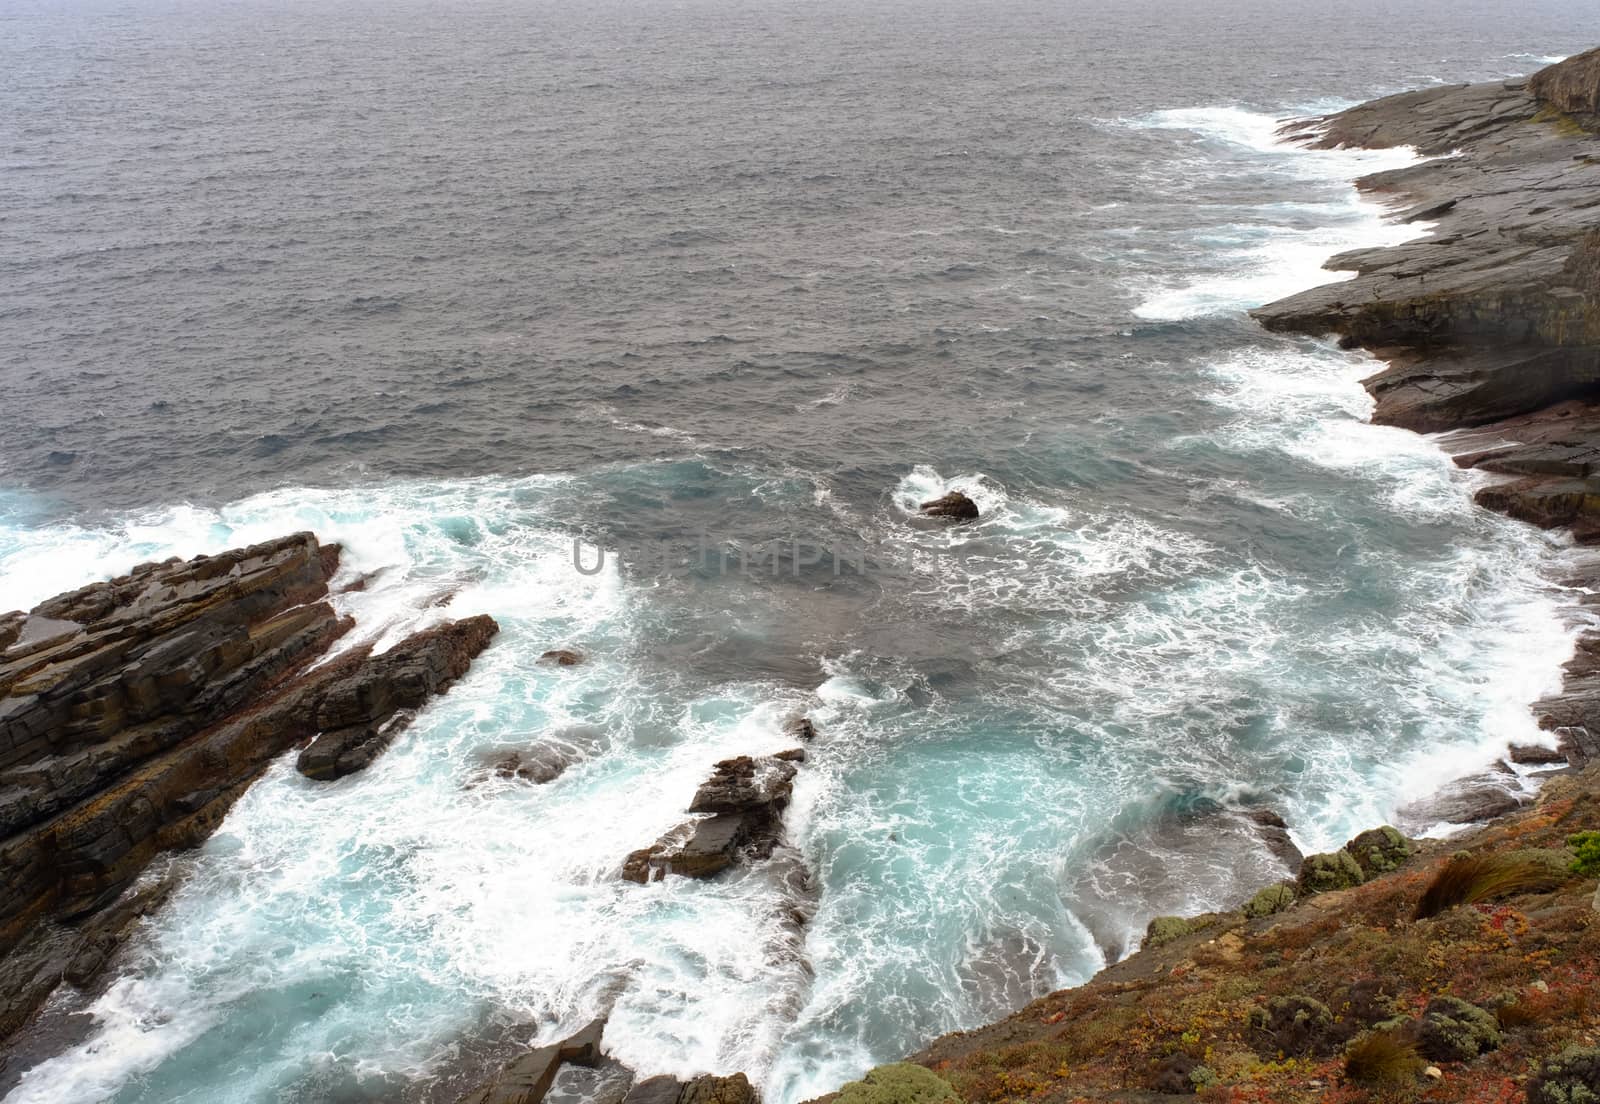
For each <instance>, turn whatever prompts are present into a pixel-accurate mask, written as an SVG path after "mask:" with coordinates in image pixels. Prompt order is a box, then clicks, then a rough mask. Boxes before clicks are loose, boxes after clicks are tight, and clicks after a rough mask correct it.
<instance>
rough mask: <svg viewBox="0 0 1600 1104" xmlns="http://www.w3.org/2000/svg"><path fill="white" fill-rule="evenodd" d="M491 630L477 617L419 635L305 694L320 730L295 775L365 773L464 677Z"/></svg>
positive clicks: (361, 661) (361, 659)
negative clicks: (416, 715)
mask: <svg viewBox="0 0 1600 1104" xmlns="http://www.w3.org/2000/svg"><path fill="white" fill-rule="evenodd" d="M498 630H499V626H498V625H496V624H495V623H494V619H493V618H491V617H489V616H487V615H485V614H480V615H479V616H477V617H469V618H467V619H466V620H463V621H451V622H448V623H446V624H443V625H438V626H436V627H434V628H431V629H424V630H423V631H422V632H419V633H416V634H414V635H412V636H409V637H407V638H406V639H405V640H402V641H401V642H400V643H399V644H396V645H395V646H394V647H393V648H390V649H389V650H388V651H387V652H384V653H383V654H382V655H377V656H365V655H363V656H360V657H359V660H358V661H357V662H355V663H353V664H351V665H350V667H351V669H350V670H349V672H348V673H347V674H345V675H343V677H340V678H337V679H335V680H334V681H333V682H332V684H331V685H325V686H323V687H322V688H321V689H320V692H318V693H315V694H311V695H308V696H307V697H308V699H309V700H307V701H305V702H304V705H305V707H306V708H307V710H308V711H309V719H310V721H311V723H313V724H315V725H317V726H318V728H319V729H320V731H319V733H318V735H317V737H316V739H314V740H313V741H312V742H311V745H310V746H309V747H307V748H306V749H305V750H304V751H302V752H301V753H300V758H299V760H298V761H297V762H296V764H295V767H296V769H298V770H299V771H300V773H301V774H303V775H305V776H306V777H307V778H316V779H320V780H324V781H327V780H331V779H335V778H342V777H344V776H345V775H347V774H351V773H354V772H355V771H359V770H362V769H363V768H365V767H366V766H367V765H368V764H369V763H371V762H372V760H373V759H375V758H377V756H378V754H379V753H380V752H381V751H383V749H384V748H386V747H388V746H389V743H390V742H391V741H392V740H393V739H394V737H395V736H396V735H397V734H398V733H399V732H400V731H401V730H402V729H404V728H405V726H406V725H407V724H409V723H410V720H411V716H412V711H414V710H416V709H417V708H418V707H420V706H421V705H422V704H423V703H424V702H425V701H427V700H428V699H429V698H430V697H432V696H433V695H435V694H441V693H443V692H444V691H446V690H448V689H449V688H450V686H451V684H452V683H454V682H455V680H456V679H458V678H460V677H461V676H462V675H464V674H466V672H467V668H468V666H470V665H471V663H472V661H473V659H475V658H476V657H477V655H478V653H479V652H481V651H483V649H484V648H486V647H488V645H489V640H490V638H491V637H493V636H494V634H495V633H496V632H497V631H498Z"/></svg>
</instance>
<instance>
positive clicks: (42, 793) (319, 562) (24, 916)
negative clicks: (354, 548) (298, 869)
mask: <svg viewBox="0 0 1600 1104" xmlns="http://www.w3.org/2000/svg"><path fill="white" fill-rule="evenodd" d="M338 563H339V548H338V546H337V545H323V544H320V543H319V542H318V540H317V538H316V537H315V536H313V535H312V534H310V533H297V534H294V535H292V536H288V537H284V538H281V539H279V540H275V541H269V542H266V543H263V544H258V545H254V546H252V547H249V548H241V549H237V550H235V551H231V552H226V553H223V554H221V555H216V556H200V557H196V558H195V559H192V560H188V561H181V560H176V559H174V560H169V561H166V562H164V563H152V564H142V565H140V566H138V567H135V568H133V569H132V570H131V571H130V572H129V573H128V574H126V575H123V576H119V577H117V578H115V579H111V580H109V581H107V582H102V583H95V584H93V585H91V586H87V587H84V588H82V589H81V590H77V591H73V592H72V593H70V594H63V595H60V596H59V597H56V598H52V599H50V600H49V601H47V602H44V603H41V604H40V605H39V606H37V607H35V608H34V609H33V610H31V611H29V612H27V613H21V612H18V613H11V614H6V615H4V616H0V876H3V884H4V887H5V889H4V892H3V893H0V1039H3V1038H5V1037H6V1036H9V1035H11V1034H12V1033H13V1032H14V1031H16V1030H17V1029H18V1028H19V1027H21V1026H22V1025H23V1024H24V1023H26V1022H27V1021H28V1020H29V1019H30V1017H32V1016H33V1014H34V1013H35V1012H36V1011H37V1010H38V1008H39V1007H40V1005H41V1004H42V1003H43V1002H44V1001H45V999H46V998H47V997H48V996H49V995H50V994H51V993H52V992H53V991H54V990H55V989H56V988H57V987H58V986H59V985H61V984H63V983H65V984H67V985H70V986H72V987H74V988H77V989H85V988H87V987H89V986H90V985H92V984H93V983H94V981H95V979H96V977H97V975H98V974H99V972H100V970H101V968H102V967H103V966H104V965H105V963H106V962H107V961H108V959H109V958H110V957H111V955H112V953H113V952H114V951H115V949H116V947H117V945H118V944H119V943H120V942H121V940H122V939H123V938H124V935H125V933H126V931H127V929H128V927H129V925H130V924H131V923H132V922H133V921H134V920H136V919H137V918H138V917H139V916H141V915H143V914H144V913H145V912H147V911H148V910H149V909H151V908H153V907H155V906H156V905H157V904H158V903H159V902H160V901H161V900H162V899H163V898H164V897H165V896H166V894H167V893H168V892H169V891H170V889H171V888H172V878H171V877H170V876H169V877H165V878H162V877H153V878H152V879H146V880H141V875H142V874H144V873H145V872H146V870H147V868H149V867H151V864H152V863H153V861H154V860H155V859H157V858H158V857H159V856H161V855H163V854H165V853H170V852H176V851H181V850H184V849H188V848H192V847H195V846H197V845H198V844H200V843H201V842H203V841H204V840H205V839H206V838H207V837H208V836H209V835H211V833H212V832H213V831H214V830H215V829H216V827H217V825H218V824H219V823H220V822H221V820H222V818H223V816H224V815H226V813H227V811H228V809H229V808H230V807H231V806H232V805H233V803H234V802H235V801H236V800H237V799H238V798H239V796H240V795H241V794H242V793H243V792H244V790H245V789H246V788H247V787H248V786H249V785H250V784H251V783H252V782H253V781H255V779H256V778H257V777H259V776H260V774H261V773H262V772H263V771H265V770H266V768H267V767H268V765H269V764H270V763H271V762H272V761H273V760H274V759H275V758H277V757H278V756H279V755H281V754H283V753H284V752H286V751H288V750H290V749H292V748H294V747H296V746H301V747H302V748H303V750H302V751H301V752H300V756H299V760H298V767H299V769H300V772H301V773H302V774H305V775H306V776H307V777H309V778H313V779H323V780H328V779H333V778H337V777H340V776H342V775H345V774H348V773H351V772H353V771H357V770H360V769H362V768H363V767H365V766H366V765H367V764H368V763H370V762H371V761H372V760H373V759H374V758H375V757H376V756H377V755H378V754H379V753H380V752H381V751H382V749H383V748H384V747H385V746H386V745H387V744H388V743H389V741H390V740H392V739H393V738H394V736H395V735H396V734H397V733H398V732H399V731H400V730H401V728H403V727H404V725H405V724H406V723H407V722H408V721H409V719H410V718H411V716H412V715H413V714H414V713H415V711H416V710H417V709H419V708H420V707H421V706H422V705H424V704H425V703H426V702H427V700H428V699H429V698H431V697H433V696H434V695H435V694H440V693H443V692H445V691H446V690H448V689H449V687H450V684H451V683H453V682H454V681H455V680H456V679H458V678H460V677H461V676H462V675H464V674H465V673H466V671H467V668H468V666H469V665H470V664H471V662H472V660H473V658H474V657H476V656H477V655H478V653H480V652H481V651H483V649H484V648H486V647H487V646H488V645H489V642H490V639H491V638H492V637H493V636H494V634H495V632H496V631H497V626H496V625H495V623H494V621H493V620H492V619H490V618H488V617H484V616H479V617H472V618H467V619H464V620H461V621H455V622H446V623H444V624H440V625H436V626H434V627H432V628H429V629H425V630H423V631H421V632H418V633H415V634H413V635H412V636H410V637H407V638H406V639H405V640H403V641H401V642H400V643H398V644H396V645H395V646H394V647H392V648H390V649H389V650H387V651H385V652H382V653H381V654H373V653H372V651H371V649H370V647H369V646H361V647H354V648H349V649H346V650H344V651H342V652H340V653H339V654H337V655H334V656H332V657H331V658H330V657H329V656H330V651H331V650H332V649H333V648H334V646H335V644H336V643H337V642H338V641H339V640H340V638H341V637H343V636H344V635H345V634H346V633H347V632H348V631H349V630H350V628H351V627H352V624H351V622H350V620H349V619H348V618H345V617H341V616H340V615H339V614H338V613H337V612H336V611H335V610H334V607H333V605H332V604H331V603H330V602H329V600H328V599H329V597H330V591H329V584H330V580H331V579H332V578H333V576H334V573H335V572H336V571H337V569H338ZM136 883H137V884H136ZM130 887H131V888H130Z"/></svg>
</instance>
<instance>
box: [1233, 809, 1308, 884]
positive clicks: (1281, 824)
mask: <svg viewBox="0 0 1600 1104" xmlns="http://www.w3.org/2000/svg"><path fill="white" fill-rule="evenodd" d="M1245 815H1246V817H1248V818H1249V820H1250V822H1251V823H1252V824H1254V825H1255V826H1256V834H1257V835H1259V836H1260V837H1261V842H1262V843H1264V844H1266V845H1267V850H1268V851H1271V852H1272V853H1273V854H1274V855H1275V856H1277V858H1278V860H1279V861H1280V862H1282V863H1283V865H1284V866H1286V867H1288V868H1289V869H1290V870H1297V869H1299V867H1300V861H1301V860H1302V859H1303V858H1304V857H1305V856H1304V855H1302V854H1301V853H1300V848H1298V847H1296V846H1295V845H1294V840H1293V839H1291V838H1290V836H1289V823H1288V821H1286V820H1284V819H1283V817H1282V816H1281V815H1280V814H1278V813H1276V812H1274V811H1273V810H1271V809H1252V810H1251V811H1250V812H1248V813H1246V814H1245Z"/></svg>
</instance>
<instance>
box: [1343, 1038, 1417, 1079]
mask: <svg viewBox="0 0 1600 1104" xmlns="http://www.w3.org/2000/svg"><path fill="white" fill-rule="evenodd" d="M1423 1065H1424V1063H1423V1061H1422V1055H1420V1054H1418V1053H1417V1044H1416V1043H1414V1042H1412V1041H1411V1040H1410V1039H1408V1038H1406V1037H1404V1036H1403V1035H1401V1034H1400V1032H1398V1031H1369V1032H1368V1033H1367V1034H1365V1035H1363V1036H1361V1037H1360V1038H1359V1039H1357V1040H1356V1041H1355V1042H1353V1043H1351V1044H1350V1047H1349V1049H1347V1050H1346V1051H1345V1056H1344V1073H1345V1076H1346V1077H1348V1078H1349V1079H1350V1080H1352V1081H1355V1082H1357V1083H1358V1084H1362V1085H1382V1086H1398V1085H1409V1084H1411V1083H1412V1082H1414V1081H1415V1080H1416V1079H1417V1075H1418V1074H1420V1073H1421V1072H1422V1069H1423Z"/></svg>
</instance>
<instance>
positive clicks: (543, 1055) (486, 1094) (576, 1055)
mask: <svg viewBox="0 0 1600 1104" xmlns="http://www.w3.org/2000/svg"><path fill="white" fill-rule="evenodd" d="M605 1026H606V1022H605V1020H603V1019H599V1020H595V1021H594V1022H593V1023H591V1024H589V1026H587V1027H585V1028H584V1029H583V1030H582V1031H580V1032H578V1033H577V1034H576V1035H574V1036H572V1038H570V1039H568V1040H567V1041H566V1042H564V1043H557V1044H554V1045H552V1046H544V1047H536V1048H535V1049H533V1050H530V1051H527V1052H526V1053H524V1054H521V1055H519V1056H518V1057H516V1058H515V1059H513V1060H512V1061H511V1062H509V1063H508V1064H507V1065H506V1066H505V1068H504V1069H502V1070H501V1071H500V1072H499V1073H498V1074H496V1075H495V1077H494V1079H493V1080H491V1081H490V1082H489V1083H488V1084H486V1085H484V1086H482V1087H481V1088H479V1089H477V1090H476V1091H475V1092H472V1093H469V1094H468V1095H466V1096H464V1097H462V1098H461V1104H539V1102H540V1101H541V1100H543V1099H544V1098H545V1094H547V1093H548V1092H549V1091H550V1086H551V1085H552V1084H554V1083H555V1079H556V1074H557V1073H559V1072H561V1067H562V1065H563V1064H564V1063H567V1062H571V1063H573V1064H574V1065H579V1066H592V1065H595V1064H596V1063H598V1062H599V1061H600V1058H601V1053H600V1039H601V1035H602V1034H603V1033H604V1031H605Z"/></svg>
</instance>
